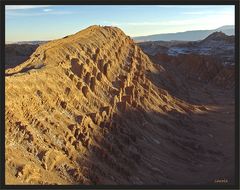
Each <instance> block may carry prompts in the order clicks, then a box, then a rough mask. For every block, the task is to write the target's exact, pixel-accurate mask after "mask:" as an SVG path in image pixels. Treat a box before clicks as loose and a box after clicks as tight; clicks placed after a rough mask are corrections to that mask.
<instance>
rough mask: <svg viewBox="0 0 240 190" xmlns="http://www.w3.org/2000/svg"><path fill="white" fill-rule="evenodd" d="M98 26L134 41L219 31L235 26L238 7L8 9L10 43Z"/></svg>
mask: <svg viewBox="0 0 240 190" xmlns="http://www.w3.org/2000/svg"><path fill="white" fill-rule="evenodd" d="M94 24H97V25H112V26H117V27H120V28H121V29H122V30H123V31H124V32H125V33H126V34H127V35H129V36H131V37H134V36H143V35H151V34H161V33H173V32H182V31H188V30H204V29H215V28H218V27H221V26H223V25H234V6H232V5H211V6H209V5H208V6H206V5H205V6H204V5H202V6H193V5H181V6H180V5H152V6H150V5H149V6H148V5H124V6H123V5H122V6H119V5H115V6H114V5H75V6H71V5H64V6H63V5H61V6H60V5H57V6H50V5H38V6H35V5H11V6H6V41H7V42H16V41H30V40H51V39H57V38H62V37H64V36H66V35H69V34H74V33H76V32H78V31H80V30H82V29H84V28H86V27H88V26H90V25H94Z"/></svg>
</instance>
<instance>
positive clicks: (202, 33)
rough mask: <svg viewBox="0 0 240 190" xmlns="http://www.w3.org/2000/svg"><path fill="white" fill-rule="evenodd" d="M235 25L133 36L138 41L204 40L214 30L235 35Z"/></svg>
mask: <svg viewBox="0 0 240 190" xmlns="http://www.w3.org/2000/svg"><path fill="white" fill-rule="evenodd" d="M234 30H235V29H234V26H233V25H226V26H222V27H220V28H217V29H213V30H193V31H186V32H177V33H168V34H155V35H149V36H139V37H133V39H134V41H136V42H145V41H172V40H177V41H198V40H203V39H204V38H206V37H207V36H209V35H210V34H212V33H214V32H220V31H221V32H223V33H225V34H226V35H229V36H231V35H234V33H235V31H234Z"/></svg>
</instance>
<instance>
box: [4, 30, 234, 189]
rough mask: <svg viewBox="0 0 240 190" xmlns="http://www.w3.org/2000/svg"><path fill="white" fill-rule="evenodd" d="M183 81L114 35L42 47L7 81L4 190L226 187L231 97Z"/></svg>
mask: <svg viewBox="0 0 240 190" xmlns="http://www.w3.org/2000/svg"><path fill="white" fill-rule="evenodd" d="M171 63H172V62H171ZM185 64H188V63H187V62H186V63H185ZM192 64H194V63H192ZM180 68H181V69H180ZM202 71H205V70H202ZM186 72H187V70H186V69H185V67H179V66H178V63H177V62H176V63H173V64H170V62H168V61H162V59H161V57H150V58H149V57H148V55H146V54H145V53H143V51H142V50H141V48H139V47H138V46H137V45H136V44H134V42H133V40H132V39H131V38H130V37H128V36H126V35H125V34H124V33H123V32H122V31H121V30H120V29H118V28H114V27H99V26H92V27H89V28H87V29H85V30H83V31H80V32H79V33H76V34H74V35H70V36H67V37H65V38H63V39H59V40H55V41H51V42H48V43H46V44H42V45H40V46H39V47H38V48H37V49H36V51H35V52H34V53H33V54H32V55H31V56H30V58H29V59H28V60H27V61H25V62H24V63H22V64H20V65H18V66H16V67H15V68H12V69H7V70H6V72H5V73H6V78H5V82H6V87H5V90H6V104H5V105H6V114H5V124H6V126H5V131H6V133H5V137H6V141H5V147H6V154H5V158H6V184H111V185H129V184H130V185H133V184H138V185H142V184H144V185H153V184H155V185H186V184H187V185H197V184H204V185H206V184H211V185H216V184H218V183H222V182H219V180H227V182H226V183H227V184H233V183H234V89H233V88H224V87H223V86H219V85H216V84H215V83H213V82H212V81H210V82H209V81H208V82H206V81H203V80H197V79H196V78H195V77H194V76H192V75H190V74H189V75H187V74H186ZM199 72H200V71H199ZM233 83H234V81H233Z"/></svg>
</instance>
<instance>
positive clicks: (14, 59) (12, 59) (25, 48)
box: [5, 44, 39, 69]
mask: <svg viewBox="0 0 240 190" xmlns="http://www.w3.org/2000/svg"><path fill="white" fill-rule="evenodd" d="M38 46H39V45H37V44H7V45H6V46H5V60H6V61H5V69H10V68H14V67H16V66H18V65H20V64H21V63H23V62H24V61H26V60H28V59H29V58H30V56H31V55H32V53H33V52H35V50H36V49H37V48H38Z"/></svg>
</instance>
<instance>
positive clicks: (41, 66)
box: [5, 64, 44, 77]
mask: <svg viewBox="0 0 240 190" xmlns="http://www.w3.org/2000/svg"><path fill="white" fill-rule="evenodd" d="M43 67H44V64H39V65H37V66H36V65H34V66H30V67H25V68H23V69H22V70H20V71H18V72H14V73H11V74H8V73H6V74H5V76H6V77H8V76H13V75H16V74H21V73H26V72H28V71H30V70H38V69H41V68H43Z"/></svg>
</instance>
